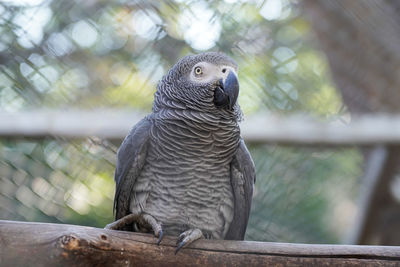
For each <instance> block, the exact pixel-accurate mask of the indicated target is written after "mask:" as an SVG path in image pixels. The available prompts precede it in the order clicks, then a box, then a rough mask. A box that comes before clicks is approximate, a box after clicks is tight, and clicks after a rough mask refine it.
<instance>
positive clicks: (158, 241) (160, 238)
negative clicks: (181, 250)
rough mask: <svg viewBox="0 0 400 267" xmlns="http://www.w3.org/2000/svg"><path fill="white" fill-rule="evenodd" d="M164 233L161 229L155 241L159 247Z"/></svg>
mask: <svg viewBox="0 0 400 267" xmlns="http://www.w3.org/2000/svg"><path fill="white" fill-rule="evenodd" d="M163 236H164V233H163V230H162V229H161V230H160V232H158V240H157V245H160V243H161V240H162V239H163Z"/></svg>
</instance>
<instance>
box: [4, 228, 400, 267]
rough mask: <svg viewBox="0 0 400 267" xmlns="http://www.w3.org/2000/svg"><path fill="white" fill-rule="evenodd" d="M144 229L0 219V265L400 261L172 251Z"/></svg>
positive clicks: (203, 243)
mask: <svg viewBox="0 0 400 267" xmlns="http://www.w3.org/2000/svg"><path fill="white" fill-rule="evenodd" d="M175 239H176V238H174V237H168V236H167V237H165V238H164V240H163V241H162V243H161V245H160V246H157V245H156V244H155V243H156V238H155V237H154V236H152V235H149V234H138V233H130V232H122V231H112V230H104V229H98V228H91V227H84V226H74V225H63V224H47V223H24V222H15V221H0V253H1V254H0V266H146V265H148V266H271V265H279V266H288V265H290V266H304V265H306V266H307V265H313V266H327V265H329V266H344V265H346V266H399V265H400V247H378V246H342V245H306V244H284V243H263V242H246V241H224V240H198V241H196V242H195V243H194V244H191V245H190V246H189V247H188V248H185V249H183V250H181V251H180V252H179V253H178V254H177V255H174V252H175Z"/></svg>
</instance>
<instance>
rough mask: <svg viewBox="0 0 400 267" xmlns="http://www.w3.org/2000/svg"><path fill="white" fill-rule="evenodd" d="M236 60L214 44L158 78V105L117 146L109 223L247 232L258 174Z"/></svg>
mask: <svg viewBox="0 0 400 267" xmlns="http://www.w3.org/2000/svg"><path fill="white" fill-rule="evenodd" d="M238 93H239V82H238V77H237V64H236V62H235V61H234V60H232V59H231V58H230V57H228V56H226V55H224V54H222V53H216V52H209V53H202V54H198V55H188V56H185V57H183V58H182V59H180V60H179V61H178V62H177V63H176V64H175V65H174V66H173V67H172V68H171V69H170V70H169V71H168V72H167V74H166V75H165V76H164V77H163V78H162V79H161V80H160V82H159V83H158V86H157V91H156V93H155V96H154V104H153V110H152V113H151V114H149V115H148V116H146V117H145V118H143V119H142V120H141V121H140V122H139V123H137V124H136V125H135V126H134V127H133V128H132V130H131V131H130V132H129V134H128V135H127V136H126V138H125V139H124V141H123V142H122V144H121V147H120V148H119V150H118V154H117V158H118V159H117V166H116V171H115V182H116V192H115V198H114V213H115V219H116V221H115V222H113V223H110V224H108V225H107V226H106V228H107V229H114V230H131V231H138V232H152V233H153V234H154V235H155V236H156V237H158V242H157V243H158V244H159V243H160V242H161V240H162V237H163V235H164V234H167V235H173V236H177V237H178V238H177V249H176V252H178V251H179V250H180V249H181V248H182V247H185V246H187V245H188V244H190V243H192V242H193V241H195V240H197V239H199V238H210V239H229V240H243V239H244V235H245V231H246V227H247V222H248V219H249V214H250V206H251V200H252V195H253V185H254V182H255V168H254V163H253V160H252V158H251V156H250V154H249V152H248V150H247V148H246V145H245V143H244V141H243V139H242V138H241V137H240V129H239V125H238V121H239V120H241V117H242V112H241V110H240V107H239V105H238V104H237V98H238Z"/></svg>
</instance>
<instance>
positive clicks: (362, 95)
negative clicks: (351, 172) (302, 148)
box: [303, 0, 400, 245]
mask: <svg viewBox="0 0 400 267" xmlns="http://www.w3.org/2000/svg"><path fill="white" fill-rule="evenodd" d="M303 4H304V13H305V15H306V16H307V17H308V18H309V20H310V21H311V24H312V27H313V29H314V31H315V33H316V35H317V37H318V39H319V41H320V45H321V48H322V50H324V52H325V54H326V55H327V58H328V61H329V64H330V67H331V70H332V76H333V78H334V81H335V82H336V84H337V86H338V88H339V90H340V92H341V94H342V97H343V101H344V103H345V104H346V105H347V107H348V109H349V110H350V112H351V113H352V115H360V114H365V113H372V112H379V113H398V112H400V105H399V103H400V93H399V92H400V91H399V88H400V1H397V0H386V1H375V0H364V1H346V0H332V1H325V0H304V1H303ZM371 127H379V126H378V125H371ZM387 150H388V152H387V156H386V157H385V160H382V161H381V165H382V166H377V168H379V169H381V170H382V171H381V172H380V173H377V174H376V175H375V176H376V178H374V179H375V180H376V182H375V183H369V182H368V179H367V176H369V173H367V172H368V171H366V179H365V184H364V185H363V186H362V190H361V192H360V195H363V194H365V195H364V196H363V197H362V199H361V200H362V201H361V208H360V211H361V214H360V215H359V216H358V217H359V218H363V220H360V221H358V222H356V225H355V227H354V231H353V232H354V233H357V234H355V235H353V238H352V240H350V242H351V243H355V244H379V245H400V203H399V202H398V201H396V199H395V198H394V197H393V194H392V192H391V190H390V187H391V186H392V181H394V177H395V176H396V174H397V173H398V172H399V167H398V166H400V150H399V148H397V147H390V148H387ZM364 154H365V157H366V162H367V163H368V165H367V166H366V170H369V172H371V171H372V172H374V171H373V170H371V166H372V165H371V164H373V165H374V163H373V162H371V160H370V158H371V157H372V155H373V152H371V151H369V150H368V151H367V150H364ZM369 186H374V188H370V187H369Z"/></svg>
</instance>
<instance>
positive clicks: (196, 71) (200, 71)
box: [194, 67, 203, 75]
mask: <svg viewBox="0 0 400 267" xmlns="http://www.w3.org/2000/svg"><path fill="white" fill-rule="evenodd" d="M194 73H195V74H196V75H201V74H203V70H202V69H201V68H200V67H196V68H194Z"/></svg>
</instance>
